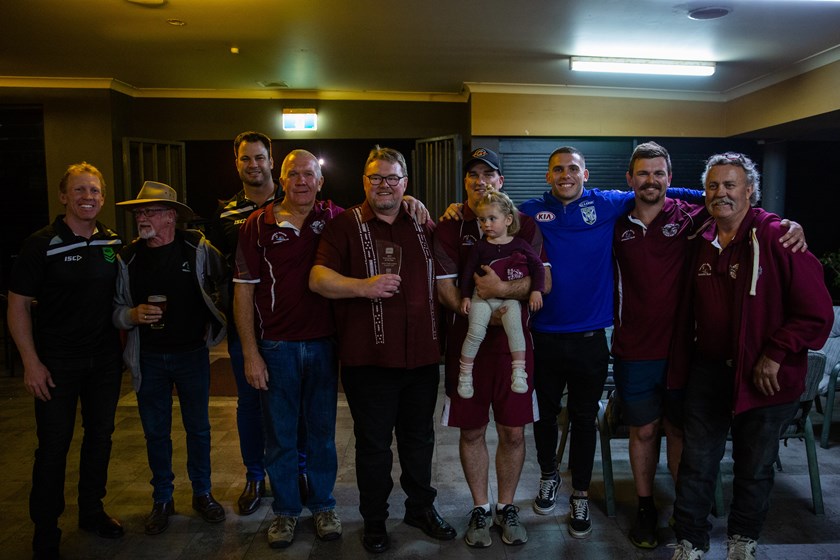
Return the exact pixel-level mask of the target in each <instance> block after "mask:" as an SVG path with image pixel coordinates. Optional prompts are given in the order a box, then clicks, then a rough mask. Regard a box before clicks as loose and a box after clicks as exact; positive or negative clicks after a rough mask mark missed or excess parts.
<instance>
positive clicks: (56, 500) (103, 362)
mask: <svg viewBox="0 0 840 560" xmlns="http://www.w3.org/2000/svg"><path fill="white" fill-rule="evenodd" d="M115 350H116V349H115ZM43 361H44V365H45V366H47V369H49V370H50V374H51V375H52V379H53V382H54V383H55V387H51V388H50V397H51V398H50V400H48V401H41V400H38V399H35V425H36V430H37V435H38V449H37V450H35V464H34V466H33V468H32V491H31V493H30V495H29V516H30V517H31V518H32V521H33V522H34V523H35V537H36V538H35V540H34V541H33V544H35V545H36V546H37V545H39V544H41V545H44V546H49V545H55V546H57V545H58V541H59V539H60V537H61V531H59V530H58V517H59V516H60V515H61V514H62V512H63V511H64V475H65V471H66V467H67V452H68V451H69V449H70V444H71V442H72V440H73V430H74V428H75V426H76V408H77V406H78V404H79V402H81V408H82V425H83V428H84V436H83V438H82V446H81V452H80V454H79V518H83V517H88V516H91V515H95V514H96V513H99V512H101V511H102V498H104V497H105V484H106V482H107V480H108V462H109V460H110V457H111V434H112V433H113V432H114V413H115V412H116V409H117V401H118V400H119V397H120V385H121V382H122V370H123V366H122V358H121V357H120V355H119V353H118V352H116V351H115V352H113V353H112V354H111V355H110V356H104V357H94V358H89V359H78V360H48V359H44V360H43Z"/></svg>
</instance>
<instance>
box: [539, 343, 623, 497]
mask: <svg viewBox="0 0 840 560" xmlns="http://www.w3.org/2000/svg"><path fill="white" fill-rule="evenodd" d="M533 337H534V390H535V391H536V393H537V404H538V405H539V407H540V419H539V420H538V421H536V422H534V443H536V446H537V462H539V464H540V470H541V471H542V472H544V473H552V472H554V471H555V470H556V469H557V415H558V414H559V413H560V410H561V405H560V400H561V399H562V398H563V392H564V391H565V390H566V388H567V387H568V390H569V395H568V399H567V401H566V407H567V408H568V409H569V419H570V437H569V439H570V442H569V468H570V469H571V471H572V488H573V489H574V490H589V483H590V482H591V480H592V467H593V464H594V462H595V440H596V437H597V434H596V432H595V417H596V416H597V414H598V401H599V400H600V399H601V395H602V394H603V393H604V381H606V379H607V368H608V366H609V361H610V355H609V350H608V348H607V339H606V335H605V333H604V329H598V330H596V331H590V332H589V333H541V332H535V333H533Z"/></svg>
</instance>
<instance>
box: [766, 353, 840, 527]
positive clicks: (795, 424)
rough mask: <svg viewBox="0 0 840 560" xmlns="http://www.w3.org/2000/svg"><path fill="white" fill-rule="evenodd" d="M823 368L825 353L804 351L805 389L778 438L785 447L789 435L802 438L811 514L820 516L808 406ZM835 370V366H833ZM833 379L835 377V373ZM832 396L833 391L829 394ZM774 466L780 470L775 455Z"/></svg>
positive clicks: (815, 447) (815, 457) (818, 473)
mask: <svg viewBox="0 0 840 560" xmlns="http://www.w3.org/2000/svg"><path fill="white" fill-rule="evenodd" d="M824 370H825V354H823V353H822V352H817V351H814V350H811V351H809V352H808V374H807V376H806V377H805V391H804V392H803V393H802V396H801V397H799V410H797V411H796V415H795V416H794V417H793V420H791V422H790V424H789V425H788V427H787V429H785V430H783V431H782V435H781V439H783V440H784V442H785V446H787V442H788V440H789V439H791V438H796V439H799V440H803V439H804V440H805V453H806V455H807V456H808V475H809V476H810V478H811V500H812V502H813V504H814V514H816V515H823V514H824V513H825V507H824V506H823V497H822V485H821V484H820V465H819V463H818V462H817V446H816V442H815V439H814V426H813V425H812V424H811V416H810V414H809V413H810V412H811V406H812V405H813V404H814V399H815V398H816V397H817V392H818V390H819V384H820V379H822V376H823V371H824ZM834 371H835V372H836V371H837V367H835V368H834ZM834 379H835V380H836V379H837V375H836V373H835V376H834ZM831 394H832V395H833V393H831ZM776 465H777V468H778V470H779V471H782V462H781V460H779V458H778V457H776Z"/></svg>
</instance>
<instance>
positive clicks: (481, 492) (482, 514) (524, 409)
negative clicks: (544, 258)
mask: <svg viewBox="0 0 840 560" xmlns="http://www.w3.org/2000/svg"><path fill="white" fill-rule="evenodd" d="M464 168H465V170H466V173H465V175H464V189H465V190H466V193H467V202H466V204H464V206H463V208H462V212H463V219H461V220H444V221H442V222H440V223H439V224H438V225H437V227H436V229H435V242H434V248H435V259H436V260H437V263H438V268H439V270H438V276H437V285H438V295H439V297H440V301H441V303H442V304H443V305H444V306H445V307H446V308H447V310H448V311H447V317H446V323H447V332H446V384H447V397H446V403H445V405H444V410H443V420H442V423H443V425H444V426H453V427H458V428H460V430H461V434H460V440H459V443H458V447H459V451H460V456H461V466H462V468H463V469H464V476H465V478H466V479H467V484H468V485H469V487H470V493H471V494H472V498H473V509H472V512H471V513H470V522H469V527H468V528H467V531H466V533H465V535H464V541H465V542H466V543H467V545H468V546H471V547H474V548H484V547H487V546H490V545H491V544H492V541H491V538H490V527H491V526H492V525H493V524H494V523H495V524H497V525H498V526H499V527H500V529H501V533H502V542H504V543H505V544H509V545H518V544H524V543H525V542H526V541H527V540H528V534H527V532H526V530H525V527H524V526H523V525H522V524H521V523H520V521H519V515H518V511H519V508H517V507H516V506H515V505H513V498H514V494H515V493H516V487H517V485H518V483H519V477H520V475H521V473H522V465H523V462H524V459H525V426H526V425H527V424H530V423H532V422H533V421H534V420H535V418H537V417H538V415H539V412H538V409H537V404H536V399H535V397H534V392H533V381H532V380H533V375H530V374H529V375H528V392H527V393H524V394H517V393H514V392H513V391H511V389H510V366H509V364H510V360H511V357H510V350H509V346H508V343H507V338H506V336H505V331H504V329H502V328H501V327H499V326H495V327H491V328H489V329H488V330H487V336H486V338H485V340H484V342H483V343H482V345H481V348H480V350H479V352H478V355H477V356H476V360H475V370H474V371H475V376H476V383H475V395H474V396H473V398H471V399H462V398H461V397H459V396H458V393H457V391H455V387H456V385H457V383H458V365H459V359H460V353H461V345H462V344H463V342H464V338H465V337H466V333H467V320H466V318H465V317H464V316H463V315H462V314H461V313H460V311H459V307H460V298H461V294H460V291H459V289H458V286H457V284H456V281H457V279H458V274H459V272H460V270H461V268H462V267H463V266H464V265H465V263H466V261H467V256H468V255H469V253H470V250H471V249H472V248H473V246H474V245H475V244H476V243H477V242H478V240H479V239H481V235H482V234H481V228H480V227H479V224H478V220H477V219H476V216H475V212H474V210H475V205H476V203H477V202H478V200H480V199H481V197H482V196H483V195H484V194H485V193H486V192H488V191H491V190H501V189H502V185H503V184H504V177H503V176H502V175H501V172H500V171H501V164H500V162H499V156H498V155H497V154H496V153H495V152H493V151H492V150H489V149H486V148H479V149H477V150H475V151H473V153H472V154H471V157H470V159H469V160H468V161H467V164H466V165H465V166H464ZM520 219H521V224H522V225H521V228H520V230H519V232H518V233H517V237H520V238H522V239H524V240H526V241H527V242H529V243H531V245H532V247H533V248H534V250H535V251H536V252H537V253H538V254H539V253H540V252H541V250H542V235H541V234H540V231H539V229H538V228H537V226H536V223H535V222H534V220H532V219H531V218H530V217H528V216H524V215H520ZM493 276H496V275H493ZM546 277H547V280H548V284H547V287H548V286H550V277H549V275H546ZM491 278H492V277H490V278H488V277H487V276H484V277H481V278H478V279H477V282H479V283H478V284H477V285H478V286H479V290H481V293H482V297H506V298H510V297H512V298H519V299H526V298H527V297H528V293H529V291H530V286H531V279H530V278H523V279H519V280H510V281H500V282H498V283H493V284H488V282H489V281H490V280H491ZM494 280H495V279H494ZM498 289H504V290H507V291H505V292H504V293H498V292H496V291H489V290H498ZM522 323H523V330H524V332H526V333H528V334H529V336H528V344H527V357H526V362H527V367H526V369H527V371H528V372H529V373H532V372H533V344H532V343H531V339H530V333H529V331H528V330H527V325H528V312H527V309H526V308H525V307H524V306H523V312H522ZM490 407H492V408H493V418H494V420H495V422H496V431H497V433H498V435H499V444H498V447H497V448H496V461H495V463H496V479H497V486H498V500H497V504H496V507H495V514H496V515H495V516H493V515H492V513H491V506H490V500H489V495H488V487H487V485H488V471H489V467H490V456H489V453H488V449H487V441H486V437H485V436H486V432H487V425H488V424H489V422H490V415H489V410H490Z"/></svg>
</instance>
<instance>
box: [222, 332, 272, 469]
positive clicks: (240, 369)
mask: <svg viewBox="0 0 840 560" xmlns="http://www.w3.org/2000/svg"><path fill="white" fill-rule="evenodd" d="M227 342H228V354H230V367H231V369H232V370H233V377H234V379H235V380H236V397H237V399H236V429H237V432H238V433H239V451H240V453H242V464H243V465H245V478H246V479H247V480H263V479H265V434H264V433H263V420H262V412H261V409H260V391H259V390H258V389H254V388H253V387H251V386H250V385H249V384H248V380H247V379H245V358H244V357H243V355H242V342H241V341H240V340H239V334H238V333H237V332H236V329H228V337H227Z"/></svg>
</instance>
